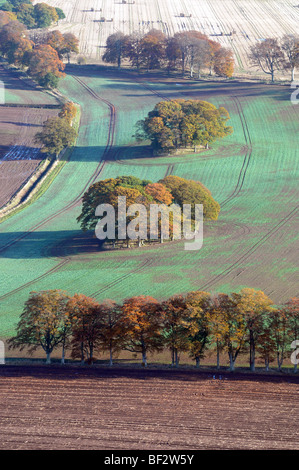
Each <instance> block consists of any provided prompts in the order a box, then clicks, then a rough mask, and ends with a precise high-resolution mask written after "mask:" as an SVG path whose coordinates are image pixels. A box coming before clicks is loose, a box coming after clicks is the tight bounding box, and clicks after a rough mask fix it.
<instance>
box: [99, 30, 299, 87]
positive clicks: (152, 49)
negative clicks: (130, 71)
mask: <svg viewBox="0 0 299 470" xmlns="http://www.w3.org/2000/svg"><path fill="white" fill-rule="evenodd" d="M103 60H104V62H108V63H114V64H117V65H118V67H120V66H121V64H122V63H123V61H127V62H128V63H129V64H130V65H131V66H133V67H136V68H137V69H138V70H139V69H141V68H143V69H146V70H147V71H149V70H151V69H166V70H167V71H168V72H170V71H175V70H181V72H182V75H183V76H185V74H186V70H187V69H188V70H189V73H190V77H191V78H193V77H197V78H201V74H202V70H208V71H209V74H210V75H211V74H212V72H214V73H215V74H216V75H218V76H220V77H227V78H230V77H232V75H233V73H234V58H233V52H232V50H231V49H229V48H225V47H222V46H221V45H220V44H219V43H218V42H216V41H213V40H211V39H210V38H209V37H208V36H206V35H205V34H203V33H201V32H199V31H184V32H180V33H176V34H174V35H173V36H172V37H167V36H166V35H165V34H164V33H162V32H161V31H159V30H156V29H153V30H151V31H149V32H148V33H146V34H144V35H142V34H141V33H137V32H136V33H133V34H129V35H125V34H123V33H121V32H117V33H113V34H111V35H110V36H109V37H108V39H107V43H106V52H105V54H104V55H103ZM249 60H250V62H251V64H252V65H253V66H255V67H257V68H259V69H260V70H262V71H263V72H264V73H265V74H268V75H270V76H271V80H272V82H273V81H274V77H275V73H276V72H277V71H288V70H290V71H291V80H294V77H295V69H296V67H298V66H299V36H298V35H296V34H286V35H285V36H284V37H283V38H282V39H280V40H279V39H277V38H266V39H265V40H263V41H258V42H257V43H256V44H254V45H253V46H251V48H250V52H249Z"/></svg>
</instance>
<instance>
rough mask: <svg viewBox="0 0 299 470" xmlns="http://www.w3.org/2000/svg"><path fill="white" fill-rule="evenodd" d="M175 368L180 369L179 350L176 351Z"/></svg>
mask: <svg viewBox="0 0 299 470" xmlns="http://www.w3.org/2000/svg"><path fill="white" fill-rule="evenodd" d="M175 367H179V356H178V350H177V349H175Z"/></svg>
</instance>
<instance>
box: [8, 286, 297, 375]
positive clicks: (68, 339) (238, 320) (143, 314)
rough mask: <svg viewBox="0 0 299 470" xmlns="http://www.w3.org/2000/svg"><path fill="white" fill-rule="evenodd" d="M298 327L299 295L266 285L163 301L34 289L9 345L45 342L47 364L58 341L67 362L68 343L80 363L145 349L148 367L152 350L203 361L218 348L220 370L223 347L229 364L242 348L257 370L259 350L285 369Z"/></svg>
mask: <svg viewBox="0 0 299 470" xmlns="http://www.w3.org/2000/svg"><path fill="white" fill-rule="evenodd" d="M298 332H299V299H298V298H296V297H294V298H292V299H290V300H289V301H288V302H286V303H285V304H283V305H281V306H274V305H273V302H272V301H271V299H270V298H269V297H268V296H267V295H265V294H264V292H262V291H260V290H255V289H250V288H244V289H242V290H241V291H240V292H238V293H236V292H233V293H231V294H225V293H218V294H213V295H211V294H210V293H209V292H201V291H194V292H189V293H187V294H185V295H175V296H172V297H170V298H169V299H166V300H164V301H161V302H160V301H158V300H157V299H155V298H153V297H149V296H135V297H131V298H128V299H125V300H124V301H123V302H122V303H117V302H115V301H113V300H107V301H104V302H102V303H99V302H97V301H96V300H95V299H92V298H90V297H87V296H85V295H83V294H75V295H74V296H70V295H69V294H67V293H66V292H64V291H60V290H49V291H41V292H32V293H31V294H30V296H29V299H28V300H27V302H26V303H25V306H24V310H23V313H22V315H21V318H20V321H19V323H18V325H17V331H16V336H14V337H13V338H11V339H10V340H9V342H8V343H9V347H10V348H19V349H21V350H23V349H24V348H29V351H31V352H32V351H35V350H36V349H37V348H39V347H42V348H43V350H44V351H45V353H46V356H47V362H48V363H50V361H51V353H52V352H53V351H54V349H55V348H57V347H62V362H63V363H64V362H65V351H66V350H70V352H71V357H72V358H73V359H80V360H81V362H82V364H83V363H88V364H91V363H93V362H94V361H95V359H96V356H97V355H99V354H105V353H107V352H108V353H109V357H110V359H109V363H110V365H112V364H113V360H114V357H116V356H117V355H118V353H119V352H120V351H131V352H134V353H136V354H140V355H141V357H142V364H143V365H144V366H145V367H146V366H147V363H148V353H150V352H154V351H162V350H163V349H168V350H169V351H170V353H171V364H172V366H174V367H178V366H179V361H180V355H181V353H183V352H184V353H188V354H189V356H190V357H191V358H193V359H194V360H195V364H196V366H197V367H199V365H200V361H201V360H202V359H203V358H205V357H206V355H207V354H209V355H211V353H212V352H216V354H217V368H218V369H219V368H220V359H219V358H220V352H221V351H222V352H226V353H227V354H228V359H229V364H230V365H229V369H230V370H231V371H233V370H234V369H235V364H236V360H237V358H238V357H239V355H240V354H244V353H246V354H247V353H248V352H249V353H250V354H249V366H250V370H251V371H254V370H255V367H256V365H255V363H256V357H255V352H257V353H258V357H259V359H260V360H263V361H264V364H265V368H266V370H267V371H268V370H269V365H270V363H271V362H272V361H273V360H274V359H275V358H276V360H277V367H278V369H279V370H281V368H282V365H283V361H284V359H285V358H286V357H287V356H288V357H290V355H291V352H293V351H292V342H293V341H296V340H298ZM296 370H297V367H296V365H295V366H294V371H296Z"/></svg>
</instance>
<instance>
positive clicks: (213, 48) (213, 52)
mask: <svg viewBox="0 0 299 470" xmlns="http://www.w3.org/2000/svg"><path fill="white" fill-rule="evenodd" d="M208 45H209V58H208V62H207V67H208V69H209V74H210V76H211V75H212V71H213V69H214V67H215V64H216V58H217V54H218V53H219V51H220V49H221V44H219V42H217V41H212V40H211V39H209V40H208Z"/></svg>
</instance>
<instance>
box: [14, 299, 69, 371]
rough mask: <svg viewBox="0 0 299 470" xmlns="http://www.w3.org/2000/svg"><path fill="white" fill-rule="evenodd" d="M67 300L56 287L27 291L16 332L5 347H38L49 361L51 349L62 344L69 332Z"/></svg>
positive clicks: (30, 349)
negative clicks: (28, 292) (39, 290)
mask: <svg viewBox="0 0 299 470" xmlns="http://www.w3.org/2000/svg"><path fill="white" fill-rule="evenodd" d="M68 302H69V297H68V295H67V294H66V293H65V292H63V291H60V290H48V291H41V292H31V293H30V296H29V299H28V300H27V301H26V303H25V307H24V310H23V313H22V314H21V318H20V320H19V323H18V325H17V334H16V336H14V337H13V338H11V339H10V340H9V347H10V348H18V349H20V350H21V351H22V350H23V349H24V348H25V347H29V352H33V351H35V350H36V349H37V348H38V347H42V349H43V350H44V351H45V353H46V355H47V364H49V363H50V362H51V353H52V352H53V350H54V348H56V347H57V346H58V345H63V346H64V347H65V345H66V340H67V337H68V336H69V334H70V317H69V310H68ZM64 347H63V351H64ZM63 360H64V355H63Z"/></svg>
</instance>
